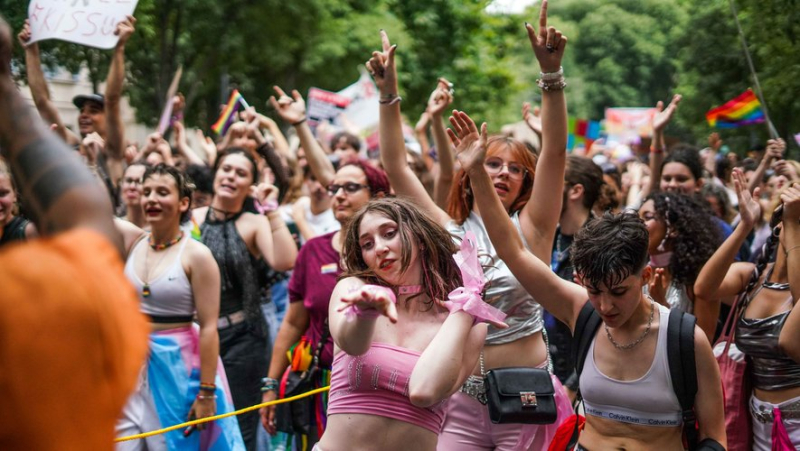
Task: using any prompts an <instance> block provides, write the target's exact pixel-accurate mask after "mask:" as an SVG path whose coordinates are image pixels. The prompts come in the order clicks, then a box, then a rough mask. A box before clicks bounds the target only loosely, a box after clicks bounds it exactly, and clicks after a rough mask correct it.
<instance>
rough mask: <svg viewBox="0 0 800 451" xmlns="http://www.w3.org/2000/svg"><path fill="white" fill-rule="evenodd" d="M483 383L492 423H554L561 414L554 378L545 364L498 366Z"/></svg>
mask: <svg viewBox="0 0 800 451" xmlns="http://www.w3.org/2000/svg"><path fill="white" fill-rule="evenodd" d="M483 383H484V384H485V385H486V399H487V401H488V403H487V405H488V407H489V419H490V420H492V423H495V424H498V423H524V424H552V423H555V421H556V419H557V418H558V412H557V411H556V398H555V389H554V388H553V381H552V379H550V373H549V372H548V371H547V370H546V369H544V368H526V367H522V368H496V369H493V370H489V371H488V372H487V373H486V377H485V379H484V382H483Z"/></svg>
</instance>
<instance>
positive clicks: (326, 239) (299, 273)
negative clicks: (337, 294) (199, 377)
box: [289, 232, 342, 368]
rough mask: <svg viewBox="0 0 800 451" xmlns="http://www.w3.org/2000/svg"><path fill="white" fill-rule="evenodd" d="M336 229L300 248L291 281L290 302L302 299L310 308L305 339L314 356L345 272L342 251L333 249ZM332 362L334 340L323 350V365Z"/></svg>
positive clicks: (330, 339) (330, 340)
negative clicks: (340, 256)
mask: <svg viewBox="0 0 800 451" xmlns="http://www.w3.org/2000/svg"><path fill="white" fill-rule="evenodd" d="M335 233H336V232H331V233H327V234H325V235H320V236H318V237H316V238H312V239H311V240H309V241H308V242H307V243H306V244H304V245H303V247H302V248H300V252H299V253H298V254H297V261H296V262H295V265H294V271H293V272H292V278H291V279H290V280H289V301H290V302H301V301H302V302H303V306H304V307H305V308H306V310H308V319H309V325H308V330H306V332H305V336H306V338H308V340H309V342H311V343H312V350H311V352H312V355H313V353H314V352H316V347H317V344H318V343H319V339H320V338H321V337H322V329H323V327H324V325H325V320H326V319H327V318H328V304H330V301H331V294H332V293H333V289H334V288H335V287H336V279H337V278H338V277H339V274H341V273H342V270H341V268H340V267H339V253H338V252H336V250H335V249H334V248H333V235H334V234H335ZM332 362H333V339H332V338H330V336H329V337H328V343H326V344H325V349H324V350H323V351H322V357H321V358H320V366H322V367H325V368H330V367H331V363H332Z"/></svg>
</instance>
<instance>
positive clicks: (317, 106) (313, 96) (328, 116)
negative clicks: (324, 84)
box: [308, 88, 350, 127]
mask: <svg viewBox="0 0 800 451" xmlns="http://www.w3.org/2000/svg"><path fill="white" fill-rule="evenodd" d="M347 105H350V98H348V97H345V96H343V95H340V94H337V93H335V92H330V91H325V90H323V89H319V88H311V89H309V90H308V123H309V125H311V126H312V127H314V126H316V125H317V124H318V123H319V122H321V121H329V122H331V121H333V120H334V119H335V118H337V117H338V116H339V115H340V114H341V113H342V111H344V109H345V108H347Z"/></svg>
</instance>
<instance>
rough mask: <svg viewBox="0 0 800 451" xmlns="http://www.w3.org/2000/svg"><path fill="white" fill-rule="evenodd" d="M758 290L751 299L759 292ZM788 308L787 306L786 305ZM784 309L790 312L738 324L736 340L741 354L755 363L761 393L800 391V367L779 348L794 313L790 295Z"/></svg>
mask: <svg viewBox="0 0 800 451" xmlns="http://www.w3.org/2000/svg"><path fill="white" fill-rule="evenodd" d="M760 289H761V287H759V289H758V290H756V291H755V292H754V293H753V294H752V295H751V296H750V299H753V298H754V297H755V296H756V294H758V292H759V291H760ZM786 304H788V306H787V305H786ZM786 304H785V305H784V306H785V307H787V308H788V309H789V310H787V311H785V312H783V313H778V314H777V315H772V316H770V317H768V318H758V319H753V318H745V317H744V314H742V317H741V318H740V319H739V322H738V323H737V324H736V333H735V336H734V339H735V341H736V346H737V347H738V348H739V350H740V351H742V352H743V353H745V355H746V356H747V357H748V358H750V361H751V362H752V364H753V365H752V374H753V379H752V380H753V386H754V387H755V388H758V389H760V390H767V391H770V390H783V389H786V388H793V387H800V363H797V362H795V361H794V360H792V359H791V358H789V356H787V355H786V353H784V352H783V351H782V350H781V348H780V346H778V337H780V335H781V330H782V329H783V325H784V323H785V322H786V318H788V317H789V313H791V311H792V298H791V294H790V295H789V299H788V301H787V302H786Z"/></svg>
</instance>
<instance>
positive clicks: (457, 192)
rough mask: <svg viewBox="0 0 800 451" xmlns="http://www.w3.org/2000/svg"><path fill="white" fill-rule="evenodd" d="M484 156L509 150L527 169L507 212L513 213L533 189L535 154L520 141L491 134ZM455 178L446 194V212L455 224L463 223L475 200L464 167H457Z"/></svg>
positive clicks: (521, 206)
mask: <svg viewBox="0 0 800 451" xmlns="http://www.w3.org/2000/svg"><path fill="white" fill-rule="evenodd" d="M486 147H487V149H486V156H487V158H488V157H492V156H494V155H497V154H499V153H500V152H502V151H504V150H509V151H511V154H512V155H513V156H514V159H515V160H516V161H517V162H518V163H520V164H522V166H524V167H525V169H527V170H528V172H527V174H525V178H523V179H522V187H521V188H520V190H519V195H518V196H517V198H516V199H514V202H513V203H512V204H511V208H510V211H509V213H511V214H513V213H515V212H517V211H519V210H522V208H523V207H524V206H525V204H527V203H528V199H529V198H530V197H531V190H533V177H534V174H535V172H536V156H534V155H533V154H532V153H531V152H530V151H529V150H528V148H527V147H526V146H525V144H523V143H522V141H519V140H516V139H514V138H509V137H507V136H500V135H496V136H492V137H490V138H489V140H488V142H487V143H486ZM455 180H457V183H453V185H452V186H451V187H450V194H449V195H448V196H447V214H448V215H450V217H451V218H453V220H454V221H455V222H456V223H457V224H463V223H464V221H465V220H466V219H467V216H469V213H470V212H471V211H472V207H473V205H474V202H475V196H474V195H473V194H472V188H471V187H470V181H469V176H468V175H467V173H466V171H464V169H459V170H458V172H457V173H456V176H455Z"/></svg>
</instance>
